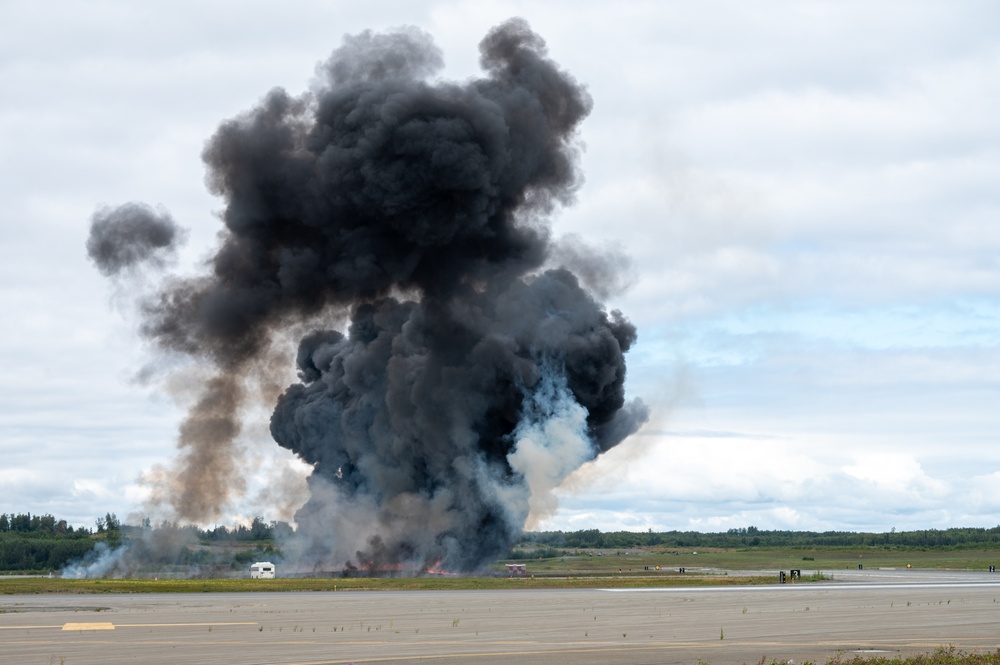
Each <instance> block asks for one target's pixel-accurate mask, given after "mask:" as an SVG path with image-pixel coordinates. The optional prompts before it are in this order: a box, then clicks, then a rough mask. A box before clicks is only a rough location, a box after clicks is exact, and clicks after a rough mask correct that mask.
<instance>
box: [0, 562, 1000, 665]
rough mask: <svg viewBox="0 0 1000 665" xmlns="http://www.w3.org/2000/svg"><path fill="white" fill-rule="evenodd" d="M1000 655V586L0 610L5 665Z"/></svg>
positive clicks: (539, 593)
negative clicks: (943, 651) (939, 651)
mask: <svg viewBox="0 0 1000 665" xmlns="http://www.w3.org/2000/svg"><path fill="white" fill-rule="evenodd" d="M940 646H945V647H947V646H954V647H955V648H957V649H959V650H963V651H968V652H984V651H994V650H996V649H997V648H998V647H1000V577H998V576H997V575H995V574H994V575H990V574H989V573H971V572H965V573H963V572H942V571H928V570H913V571H907V570H902V571H900V570H895V571H871V572H869V571H851V573H850V574H846V573H845V574H844V575H843V576H841V575H837V579H836V580H835V581H834V582H831V583H820V584H794V585H792V584H786V585H782V586H778V585H774V586H755V587H716V588H705V587H691V588H656V589H644V590H637V589H614V590H599V589H522V590H508V591H495V590H468V591H377V592H357V591H337V592H289V593H252V592H251V593H197V594H100V595H93V594H88V595H82V594H42V595H6V596H0V663H3V664H4V665H6V664H8V663H9V664H11V665H14V664H16V665H23V664H27V663H39V664H49V663H61V664H64V665H80V664H84V663H100V664H102V665H113V664H116V663H136V662H140V663H167V662H170V663H208V664H218V665H265V664H270V665H307V664H308V665H320V664H326V663H330V664H333V663H415V662H447V663H482V664H484V665H487V664H490V665H492V664H500V663H512V662H525V663H546V664H547V663H552V664H555V663H574V664H575V663H582V664H598V663H602V664H603V663H688V664H691V665H694V664H695V663H697V662H698V661H699V660H702V661H706V662H710V663H713V665H714V664H720V663H744V662H746V663H756V662H757V661H759V660H760V659H761V657H762V656H763V657H766V658H767V659H768V660H769V661H770V660H771V659H779V660H785V659H794V660H795V662H796V663H801V662H802V661H803V660H806V659H809V660H813V661H817V660H825V659H826V658H829V657H831V656H834V655H836V654H838V653H841V654H844V655H845V656H847V657H848V658H850V657H853V656H854V654H855V652H857V651H863V652H872V651H885V652H888V654H887V655H910V654H916V653H926V652H929V651H932V650H933V649H935V648H936V647H940Z"/></svg>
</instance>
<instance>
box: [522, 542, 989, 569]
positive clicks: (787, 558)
mask: <svg viewBox="0 0 1000 665" xmlns="http://www.w3.org/2000/svg"><path fill="white" fill-rule="evenodd" d="M521 563H527V564H528V568H529V571H531V572H533V573H535V574H539V575H554V574H556V575H577V574H583V575H594V574H605V575H611V574H617V573H618V571H619V569H621V570H622V572H623V573H626V572H629V569H631V572H632V573H633V574H650V573H649V571H646V570H645V567H647V566H649V567H651V568H654V569H655V566H657V565H659V566H661V567H662V569H663V570H670V571H675V572H676V570H677V569H678V568H681V567H683V568H686V569H687V570H688V571H689V572H695V571H699V570H706V569H708V570H724V571H735V572H738V571H741V570H789V569H792V568H798V569H800V570H802V571H807V570H808V571H813V570H823V571H829V572H831V573H833V574H834V575H836V572H837V571H838V570H849V569H854V570H857V568H858V565H863V566H864V567H865V568H906V565H907V564H911V565H912V566H913V567H914V568H937V569H947V570H988V569H989V567H990V565H991V564H992V565H997V566H1000V551H998V550H989V549H981V550H912V549H911V550H887V549H880V548H859V549H855V548H843V549H841V548H824V549H763V548H754V549H747V550H713V549H708V550H696V551H695V550H679V549H659V548H646V549H635V550H586V551H580V552H573V553H572V555H571V556H565V557H555V558H549V559H539V560H534V559H527V560H522V561H521ZM661 572H662V571H661ZM653 574H656V571H655V570H654V571H653ZM803 574H805V573H804V572H803Z"/></svg>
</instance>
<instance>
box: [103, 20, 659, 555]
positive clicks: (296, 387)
mask: <svg viewBox="0 0 1000 665" xmlns="http://www.w3.org/2000/svg"><path fill="white" fill-rule="evenodd" d="M480 52H481V59H480V62H481V65H482V68H483V70H484V72H485V73H484V75H483V77H482V78H478V79H473V80H470V81H467V82H464V83H452V82H446V81H439V80H432V79H431V77H432V76H433V75H434V74H435V72H437V71H438V70H439V69H440V67H441V64H442V58H441V54H440V52H439V50H438V49H437V48H436V47H435V46H434V44H433V42H432V40H431V39H430V37H429V36H428V35H426V34H425V33H423V32H420V31H418V30H415V29H405V30H400V31H397V32H394V33H390V34H374V33H370V32H365V33H362V34H360V35H357V36H353V37H347V38H345V41H344V44H343V46H342V47H340V48H339V49H337V50H336V51H335V52H334V53H333V55H332V57H331V58H330V59H329V60H328V61H327V62H326V63H324V64H323V65H321V66H320V67H319V79H318V81H317V82H316V84H315V85H314V87H313V89H312V90H311V91H310V92H309V93H307V94H304V95H302V96H298V97H293V96H290V95H289V94H288V93H286V92H285V91H283V90H280V89H275V90H272V91H271V92H270V93H268V94H267V96H266V97H265V98H264V99H263V100H262V102H261V103H260V105H259V106H258V107H256V108H254V109H253V110H251V111H249V112H247V113H245V114H244V115H242V116H240V117H238V118H236V119H234V120H230V121H228V122H225V123H223V124H222V126H221V127H220V128H219V130H218V131H217V132H216V134H215V135H214V136H213V137H212V138H211V140H210V141H209V143H208V145H207V147H206V149H205V151H204V154H203V157H204V160H205V163H206V164H207V167H208V176H207V182H208V184H209V186H210V188H211V190H212V191H213V192H214V193H216V194H218V195H220V196H221V197H223V199H224V200H225V209H224V211H223V214H222V219H223V221H224V223H225V231H224V234H223V236H222V241H221V245H220V247H219V250H218V252H217V253H216V254H215V256H214V257H213V258H212V259H211V262H210V266H209V271H208V274H207V275H204V276H201V277H197V278H191V279H186V280H184V279H181V280H178V279H174V280H171V281H169V282H166V283H165V285H164V286H163V287H162V288H161V289H160V291H159V292H158V294H157V295H156V297H154V298H151V299H148V300H146V301H145V302H144V303H143V305H142V310H143V313H144V323H143V325H142V331H143V333H144V334H145V335H146V336H147V337H148V338H150V339H152V340H154V341H155V342H156V343H157V344H158V345H159V346H160V347H161V348H163V349H165V350H169V351H172V352H180V353H184V354H188V355H190V356H192V357H194V358H197V359H201V360H204V361H208V362H210V363H211V364H212V365H213V366H214V367H215V371H216V373H215V375H214V377H213V378H212V379H211V380H210V381H209V382H208V383H207V385H206V387H205V392H204V396H203V399H202V400H200V401H199V402H198V403H197V404H196V405H195V406H194V408H193V409H192V411H191V413H190V414H189V416H188V418H187V420H186V422H185V424H184V425H182V427H181V442H180V445H181V448H182V450H183V456H184V458H185V459H186V460H187V461H186V462H184V463H183V464H182V467H183V470H182V472H180V473H178V474H177V483H178V485H179V488H178V490H177V492H176V496H174V497H173V498H172V499H170V501H171V502H172V505H173V507H174V510H175V511H176V512H177V514H178V515H179V516H180V517H182V518H185V519H191V520H196V521H205V520H206V519H211V518H213V517H214V516H215V515H216V514H217V512H218V510H219V508H220V504H222V503H224V502H225V501H226V500H227V497H228V496H229V495H228V494H227V491H228V490H227V489H226V487H227V484H231V483H232V480H233V478H234V473H236V472H234V471H233V468H232V467H233V463H232V457H233V454H234V450H235V448H234V445H233V441H234V440H235V438H236V437H237V436H238V434H239V431H240V426H239V413H240V405H241V403H242V400H243V399H245V391H246V382H245V381H244V380H243V377H244V376H245V374H246V372H247V369H248V368H249V367H251V366H254V367H256V366H259V365H260V364H261V362H262V358H265V357H266V356H267V354H268V353H269V352H270V351H269V349H270V347H271V345H272V344H273V343H274V341H275V339H276V338H277V337H278V336H279V335H280V334H281V333H282V332H287V331H288V330H290V329H293V328H294V327H296V326H301V325H302V323H303V322H304V321H312V320H317V319H318V318H322V317H325V318H326V319H327V320H344V317H346V318H347V320H348V323H347V325H346V327H345V328H346V329H343V330H335V329H325V328H322V329H317V330H314V331H313V332H311V333H309V334H307V335H306V336H305V337H304V338H303V339H302V341H301V343H300V345H299V349H298V354H297V369H298V376H299V381H298V382H297V383H295V384H293V385H292V386H290V387H289V388H288V389H287V390H286V391H285V392H284V394H283V395H281V397H280V398H279V399H278V402H277V406H276V407H275V409H274V413H273V415H272V418H271V428H270V429H271V434H272V436H273V437H274V439H275V441H277V443H278V444H279V445H281V446H283V447H285V448H287V449H288V450H291V451H292V452H294V453H295V454H296V455H298V456H299V457H300V458H301V459H302V460H304V461H305V462H307V463H308V464H310V465H311V466H312V468H313V471H312V474H311V476H310V478H309V480H308V484H309V488H310V491H311V498H310V499H309V500H308V501H307V503H306V504H305V505H304V506H303V507H302V508H301V509H300V510H299V512H298V513H297V515H296V522H297V525H298V531H297V535H296V539H295V542H293V543H290V544H288V545H287V549H286V553H287V554H288V556H289V558H291V559H294V560H296V561H297V562H298V563H297V565H298V566H299V567H302V568H323V569H328V568H330V567H337V568H339V567H343V566H345V565H346V566H349V567H358V568H365V569H373V570H374V569H396V568H401V567H402V568H413V569H418V570H419V569H428V568H430V567H432V566H437V565H440V566H443V567H446V568H449V569H451V570H456V571H472V570H476V569H479V568H481V567H482V566H483V565H484V564H486V563H488V562H490V561H491V560H494V559H495V558H497V557H498V556H501V555H502V554H503V553H504V552H505V551H506V550H507V549H508V548H509V547H510V546H511V544H512V543H513V542H514V541H515V539H516V538H517V536H518V535H519V533H520V532H521V530H522V529H523V528H524V527H525V524H526V522H527V520H529V518H534V519H537V518H538V517H539V516H543V515H544V514H546V513H547V512H551V510H552V509H553V507H554V503H553V501H554V499H553V497H552V490H553V489H555V488H556V487H558V485H559V483H560V482H561V481H562V479H563V478H565V477H566V475H568V474H569V473H570V472H571V471H572V470H573V469H575V468H576V467H577V466H579V465H580V464H582V463H583V462H585V461H587V460H590V459H593V458H594V457H595V456H597V455H599V454H600V453H601V452H603V451H606V450H608V449H610V448H611V447H613V446H615V445H617V444H618V443H620V442H621V441H622V440H623V439H625V438H626V437H627V436H629V435H630V434H632V433H634V432H635V431H636V430H637V429H638V427H639V426H640V425H641V424H642V423H643V422H644V421H645V419H646V418H647V415H648V414H647V410H646V407H645V406H644V405H643V404H642V403H641V402H639V401H637V400H635V401H631V402H627V401H626V399H625V391H624V383H625V361H624V354H625V352H627V351H628V350H629V348H630V347H631V346H632V344H633V343H634V342H635V340H636V331H635V328H634V327H633V326H632V324H631V323H629V322H628V321H627V320H626V319H625V318H624V316H622V314H621V313H619V312H617V311H612V312H607V311H606V310H605V309H604V308H603V306H602V305H601V304H600V303H599V302H598V301H597V300H596V299H595V297H594V296H593V295H592V293H593V291H591V290H588V289H587V288H585V287H584V286H582V285H581V282H580V280H579V279H578V278H577V277H576V276H575V275H574V274H573V273H572V272H570V271H569V270H568V269H566V268H562V267H558V266H559V264H558V263H553V257H558V252H556V251H555V243H553V241H552V240H551V238H550V235H549V231H548V229H547V226H546V225H545V217H546V216H547V215H548V214H549V213H550V212H551V211H552V210H553V208H554V207H555V206H556V205H558V204H566V203H569V202H571V201H572V199H573V196H574V193H575V191H576V189H577V188H578V186H579V185H580V182H581V178H580V175H579V172H578V170H577V168H576V162H577V151H578V146H577V143H576V133H577V129H578V125H579V123H580V121H581V120H582V119H583V118H584V117H585V116H586V115H587V114H588V113H589V111H590V109H591V99H590V97H589V95H588V94H587V92H586V90H585V89H584V88H583V87H582V86H581V85H579V84H578V83H577V82H576V81H575V80H574V79H573V78H572V77H571V76H570V75H569V74H567V73H566V72H564V71H562V70H561V69H560V68H559V67H558V66H557V65H556V64H555V63H554V62H553V61H552V60H551V59H549V58H548V56H547V51H546V47H545V43H544V42H543V40H542V39H541V38H540V37H539V36H538V35H536V34H535V33H533V32H532V31H531V30H530V28H529V27H528V25H527V23H526V22H524V21H523V20H521V19H512V20H509V21H507V22H505V23H503V24H502V25H500V26H498V27H496V28H494V29H493V30H491V31H490V32H489V34H487V36H486V37H485V38H484V39H483V41H482V42H481V44H480ZM95 228H96V223H95ZM92 237H93V236H92ZM122 242H123V243H124V239H123V240H122ZM572 255H573V261H572V263H573V267H574V268H577V269H578V268H579V266H586V262H587V258H586V256H585V253H584V252H583V251H582V250H581V249H580V248H579V247H574V248H573V252H572ZM95 260H97V261H98V265H99V266H102V265H104V264H102V259H100V258H97V257H95ZM594 261H595V264H594V267H593V270H591V271H589V272H590V273H591V274H593V275H599V274H610V273H609V270H610V268H609V265H608V264H607V261H606V260H605V259H603V258H600V257H595V259H594ZM103 269H104V268H102V270H103ZM264 364H265V365H266V362H265V363H264ZM220 486H221V488H220Z"/></svg>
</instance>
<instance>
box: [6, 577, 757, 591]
mask: <svg viewBox="0 0 1000 665" xmlns="http://www.w3.org/2000/svg"><path fill="white" fill-rule="evenodd" d="M774 582H775V580H774V578H773V577H771V576H768V577H759V576H758V577H749V576H741V575H726V576H720V575H709V576H704V575H677V574H674V575H662V576H660V577H643V576H634V575H633V576H628V575H621V576H592V577H584V576H574V577H535V578H534V579H532V578H531V577H514V578H507V577H458V576H450V575H431V576H426V577H396V578H386V577H381V578H372V577H366V578H350V579H344V578H322V579H320V578H307V579H306V578H278V579H273V580H251V579H246V578H233V579H220V578H215V579H188V580H148V579H143V580H137V579H123V580H67V579H61V578H58V577H54V578H50V577H15V578H0V594H8V595H9V594H35V593H206V592H241V591H388V590H413V591H415V590H423V591H427V590H440V591H458V590H472V589H488V590H504V589H509V590H517V589H570V588H576V589H587V588H646V587H669V586H710V585H736V584H773V583H774Z"/></svg>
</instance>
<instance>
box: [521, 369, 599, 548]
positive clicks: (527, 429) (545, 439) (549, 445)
mask: <svg viewBox="0 0 1000 665" xmlns="http://www.w3.org/2000/svg"><path fill="white" fill-rule="evenodd" d="M542 372H543V373H542V378H541V380H540V381H539V382H538V384H537V385H536V386H535V389H534V390H533V392H532V393H531V394H529V395H528V396H527V398H526V399H525V403H524V414H523V415H522V418H521V422H520V423H519V424H518V426H517V429H516V430H514V438H515V441H516V443H515V445H514V449H513V451H512V452H511V453H510V454H509V455H507V462H508V463H509V464H510V466H511V468H512V469H513V470H514V472H515V473H517V474H519V475H520V476H521V477H522V478H523V479H524V485H525V486H526V487H527V503H528V506H527V507H528V511H527V514H526V515H525V516H524V526H525V528H526V529H533V528H535V527H537V526H538V525H539V523H540V522H541V521H542V520H543V519H545V518H546V517H549V516H550V515H552V514H553V513H555V511H556V509H557V508H558V507H559V501H558V499H557V498H556V495H555V490H556V489H557V488H558V487H559V486H560V485H561V484H562V482H563V480H565V479H566V477H567V476H568V475H569V474H571V473H572V472H573V471H574V470H575V469H576V468H577V467H579V466H580V465H581V464H583V463H584V462H586V461H587V460H589V459H592V458H593V457H594V455H595V454H596V452H595V449H594V445H593V443H591V441H590V438H589V437H588V436H587V410H586V409H585V408H583V407H582V406H580V405H579V404H578V403H577V402H576V400H575V399H574V398H573V393H571V392H570V390H569V387H568V386H567V383H566V377H565V376H564V375H563V374H562V373H560V372H558V371H556V370H555V369H554V368H553V367H552V366H551V364H549V363H543V365H542Z"/></svg>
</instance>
